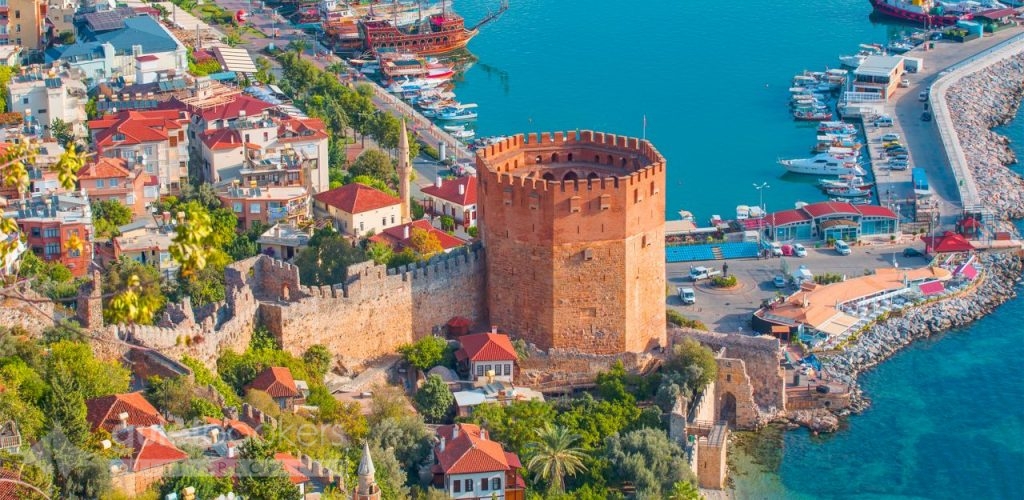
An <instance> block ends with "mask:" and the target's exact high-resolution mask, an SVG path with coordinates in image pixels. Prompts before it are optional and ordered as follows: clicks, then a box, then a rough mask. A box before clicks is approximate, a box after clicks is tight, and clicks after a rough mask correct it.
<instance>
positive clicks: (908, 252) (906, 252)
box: [903, 248, 924, 257]
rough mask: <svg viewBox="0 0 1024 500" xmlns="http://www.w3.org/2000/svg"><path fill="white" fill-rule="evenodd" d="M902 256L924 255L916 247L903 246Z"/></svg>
mask: <svg viewBox="0 0 1024 500" xmlns="http://www.w3.org/2000/svg"><path fill="white" fill-rule="evenodd" d="M903 256H904V257H924V254H923V253H921V251H920V250H918V249H916V248H904V249H903Z"/></svg>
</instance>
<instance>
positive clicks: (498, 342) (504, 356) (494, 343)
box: [455, 333, 519, 361]
mask: <svg viewBox="0 0 1024 500" xmlns="http://www.w3.org/2000/svg"><path fill="white" fill-rule="evenodd" d="M459 342H460V343H461V344H462V348H461V349H459V350H458V351H457V352H456V353H455V354H456V356H458V357H460V358H461V359H468V360H470V361H516V360H518V359H519V356H517V355H516V349H515V347H512V342H511V341H510V340H509V339H508V335H503V334H500V333H474V334H472V335H463V336H462V337H461V338H459ZM460 353H461V355H460Z"/></svg>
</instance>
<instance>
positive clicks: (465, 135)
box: [450, 130, 476, 141]
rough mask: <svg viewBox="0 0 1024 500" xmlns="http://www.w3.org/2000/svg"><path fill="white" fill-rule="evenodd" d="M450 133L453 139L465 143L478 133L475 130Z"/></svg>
mask: <svg viewBox="0 0 1024 500" xmlns="http://www.w3.org/2000/svg"><path fill="white" fill-rule="evenodd" d="M450 133H451V135H452V137H454V138H456V139H461V140H463V141H468V140H470V139H472V138H473V137H475V136H476V131H474V130H456V131H454V132H450Z"/></svg>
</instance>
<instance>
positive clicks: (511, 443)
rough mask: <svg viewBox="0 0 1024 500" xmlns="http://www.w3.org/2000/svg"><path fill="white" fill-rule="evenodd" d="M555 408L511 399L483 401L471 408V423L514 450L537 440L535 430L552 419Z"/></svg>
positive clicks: (546, 404) (544, 404) (541, 402)
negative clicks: (505, 401) (504, 401)
mask: <svg viewBox="0 0 1024 500" xmlns="http://www.w3.org/2000/svg"><path fill="white" fill-rule="evenodd" d="M555 417H556V412H555V408H554V407H553V406H552V405H551V404H549V403H545V402H543V401H514V402H512V404H510V405H507V406H505V405H499V404H495V403H485V404H482V405H478V406H477V407H476V408H474V409H473V415H472V416H471V417H470V418H469V421H470V422H473V423H475V424H478V425H480V426H481V427H486V428H487V430H488V432H489V433H490V435H491V437H492V438H493V439H494V440H495V441H500V442H502V443H505V444H506V445H507V447H508V448H510V449H513V450H522V449H525V447H526V444H527V443H530V442H533V441H536V440H537V430H538V429H540V428H541V427H544V425H545V424H548V423H550V422H554V421H555Z"/></svg>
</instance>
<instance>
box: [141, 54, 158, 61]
mask: <svg viewBox="0 0 1024 500" xmlns="http://www.w3.org/2000/svg"><path fill="white" fill-rule="evenodd" d="M157 59H160V58H159V57H157V56H155V55H153V54H146V55H143V56H139V57H136V58H135V60H136V61H139V62H149V61H156V60H157Z"/></svg>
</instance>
